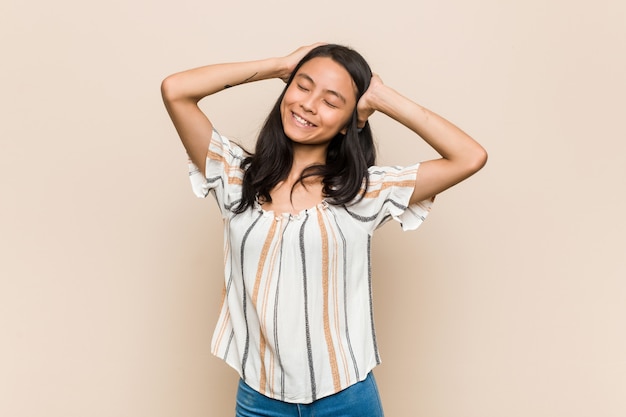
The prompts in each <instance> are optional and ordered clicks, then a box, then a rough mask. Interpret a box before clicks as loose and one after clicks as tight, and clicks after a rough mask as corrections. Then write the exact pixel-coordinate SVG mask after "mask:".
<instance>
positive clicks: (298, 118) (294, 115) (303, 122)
mask: <svg viewBox="0 0 626 417" xmlns="http://www.w3.org/2000/svg"><path fill="white" fill-rule="evenodd" d="M293 117H294V118H295V119H296V120H297V121H298V122H300V123H302V124H303V125H309V126H312V125H313V123H309V122H308V121H306V120H304V119H303V118H302V117H300V116H298V115H297V114H295V113H294V114H293Z"/></svg>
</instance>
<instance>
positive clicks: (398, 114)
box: [358, 75, 487, 203]
mask: <svg viewBox="0 0 626 417" xmlns="http://www.w3.org/2000/svg"><path fill="white" fill-rule="evenodd" d="M358 111H359V122H360V124H364V123H365V120H367V118H368V117H369V116H370V115H371V114H372V113H373V112H374V111H380V112H381V113H384V114H386V115H387V116H389V117H391V118H392V119H394V120H396V121H398V122H400V123H401V124H403V125H404V126H406V127H408V128H409V129H411V130H412V131H413V132H415V133H417V134H418V135H419V136H420V137H421V138H422V139H424V141H426V143H428V144H429V145H430V146H431V147H432V148H433V149H435V151H437V153H439V155H441V158H439V159H434V160H431V161H426V162H422V163H421V165H420V167H419V170H418V174H417V179H416V181H415V189H414V190H413V194H412V196H411V203H417V202H419V201H422V200H425V199H428V198H432V197H434V196H435V195H437V194H439V193H440V192H442V191H444V190H446V189H448V188H450V187H452V186H453V185H455V184H457V183H459V182H461V181H463V180H464V179H466V178H468V177H469V176H471V175H472V174H474V173H476V172H477V171H478V170H480V169H481V168H482V167H483V166H484V165H485V163H486V162H487V152H486V151H485V149H483V147H482V146H480V145H479V144H478V142H476V141H475V140H474V139H472V138H471V137H470V136H469V135H467V134H466V133H465V132H463V131H462V130H461V129H459V128H458V127H456V126H455V125H454V124H452V123H450V122H449V121H447V120H446V119H444V118H443V117H441V116H439V115H437V114H435V113H433V112H432V111H430V110H428V109H426V108H424V107H422V106H420V105H419V104H417V103H414V102H413V101H411V100H409V99H408V98H406V97H404V96H403V95H401V94H400V93H398V92H397V91H395V90H393V89H392V88H390V87H388V86H386V85H385V84H383V82H382V80H381V79H380V77H378V76H377V75H374V76H373V77H372V82H371V84H370V87H369V88H368V90H367V91H366V93H365V94H364V95H363V97H362V98H361V100H359V103H358Z"/></svg>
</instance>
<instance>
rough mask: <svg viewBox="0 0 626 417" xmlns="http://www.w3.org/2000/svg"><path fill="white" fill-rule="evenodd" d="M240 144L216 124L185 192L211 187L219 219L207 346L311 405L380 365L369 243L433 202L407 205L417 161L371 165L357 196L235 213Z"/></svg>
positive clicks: (267, 388)
mask: <svg viewBox="0 0 626 417" xmlns="http://www.w3.org/2000/svg"><path fill="white" fill-rule="evenodd" d="M242 157H243V152H242V150H241V149H240V148H239V147H238V146H236V145H235V144H232V143H230V142H229V141H228V139H227V138H225V137H223V136H221V135H220V134H219V133H217V132H216V131H214V133H213V137H212V141H211V143H210V146H209V151H208V155H207V165H206V172H205V174H202V173H201V172H199V170H198V168H197V167H196V166H195V165H194V164H193V163H190V165H189V172H190V179H191V183H192V187H193V190H194V192H195V194H196V195H197V196H199V197H206V196H207V195H208V194H209V193H210V192H211V193H212V194H214V196H215V198H216V200H217V202H218V205H219V207H220V210H221V213H222V216H223V218H224V255H225V257H224V260H225V265H224V267H225V269H224V270H225V275H224V279H225V289H224V301H223V304H222V308H221V312H220V316H219V319H218V323H217V325H216V328H215V332H214V335H213V340H212V346H211V349H212V352H213V354H214V355H216V356H218V357H220V358H222V359H223V360H225V361H226V362H227V363H228V364H229V365H230V366H232V367H233V368H234V369H236V370H237V371H238V372H239V374H240V375H241V377H242V378H243V379H244V380H245V382H246V383H247V384H248V385H249V386H251V387H252V388H254V389H255V390H257V391H259V392H260V393H262V394H264V395H266V396H268V397H272V398H276V399H278V400H282V401H287V402H297V403H309V402H312V401H314V400H316V399H319V398H321V397H324V396H327V395H331V394H333V393H336V392H338V391H340V390H342V389H344V388H346V387H348V386H350V385H352V384H354V383H356V382H358V381H361V380H363V379H364V378H365V377H366V376H367V374H368V372H369V371H370V370H371V369H372V368H374V367H375V366H376V365H377V364H379V363H380V358H379V355H378V348H377V346H376V336H375V332H374V323H373V313H372V298H371V267H370V265H371V262H370V242H371V235H372V233H373V231H374V230H375V229H376V228H377V227H379V226H380V225H382V224H384V223H385V222H387V221H388V220H390V219H392V218H393V219H395V220H397V221H399V222H400V223H401V225H402V227H403V229H404V230H410V229H415V228H417V227H418V226H419V225H420V224H421V223H422V221H423V220H424V218H425V217H426V215H427V214H428V212H429V210H430V207H431V204H432V200H428V201H424V202H421V203H420V204H417V205H412V206H410V207H407V204H408V201H409V198H410V196H411V193H412V191H413V186H414V182H415V178H416V175H417V169H418V165H413V166H410V167H405V168H399V167H377V166H374V167H371V168H370V169H369V175H370V186H369V188H368V190H367V192H366V193H365V198H363V199H362V200H361V201H359V202H357V203H355V204H353V205H348V206H347V207H343V206H334V205H330V204H327V203H326V202H322V203H321V204H319V205H318V206H316V207H312V208H310V209H308V210H303V211H302V212H301V213H299V214H298V215H289V214H275V213H273V212H269V211H264V210H262V209H261V207H260V206H259V205H256V206H255V207H254V208H251V209H248V210H247V211H245V212H244V213H241V214H238V215H235V214H233V213H232V211H231V208H232V207H233V206H234V205H236V204H237V202H238V201H239V199H240V197H241V182H242V178H243V171H242V170H241V168H240V162H241V159H242Z"/></svg>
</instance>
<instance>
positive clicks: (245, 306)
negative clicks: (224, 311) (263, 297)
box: [240, 212, 263, 381]
mask: <svg viewBox="0 0 626 417" xmlns="http://www.w3.org/2000/svg"><path fill="white" fill-rule="evenodd" d="M262 215H263V213H262V212H260V213H259V215H258V216H257V218H256V219H255V220H254V222H253V223H252V224H251V225H250V227H249V228H248V230H246V233H245V234H244V235H243V238H242V239H241V259H240V262H241V284H242V286H243V287H242V288H243V302H242V306H243V319H244V322H245V323H246V344H245V347H244V351H243V358H242V359H241V376H242V378H243V380H244V381H245V380H246V362H247V361H248V352H249V350H250V329H249V328H248V300H247V298H248V297H247V291H246V280H245V278H244V271H245V269H244V265H245V264H246V263H245V259H244V253H245V247H246V241H247V240H248V236H249V235H250V232H251V231H252V229H253V228H254V226H255V225H256V224H257V222H258V221H259V219H260V218H261V216H262Z"/></svg>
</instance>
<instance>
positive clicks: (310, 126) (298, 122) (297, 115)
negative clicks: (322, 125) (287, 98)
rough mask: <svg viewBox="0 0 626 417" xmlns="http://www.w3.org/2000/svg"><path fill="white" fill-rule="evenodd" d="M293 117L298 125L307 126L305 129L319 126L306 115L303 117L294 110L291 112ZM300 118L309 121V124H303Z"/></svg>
mask: <svg viewBox="0 0 626 417" xmlns="http://www.w3.org/2000/svg"><path fill="white" fill-rule="evenodd" d="M291 119H292V120H293V121H294V122H295V124H296V125H298V126H299V127H302V128H305V129H307V128H308V129H310V128H314V127H317V125H316V124H315V123H313V122H311V121H310V120H309V119H307V118H306V117H302V116H301V115H299V114H298V113H296V112H294V111H292V112H291ZM298 119H302V120H304V121H306V122H307V123H309V125H303V124H302V123H301V122H300V120H298Z"/></svg>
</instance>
